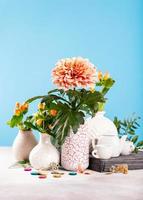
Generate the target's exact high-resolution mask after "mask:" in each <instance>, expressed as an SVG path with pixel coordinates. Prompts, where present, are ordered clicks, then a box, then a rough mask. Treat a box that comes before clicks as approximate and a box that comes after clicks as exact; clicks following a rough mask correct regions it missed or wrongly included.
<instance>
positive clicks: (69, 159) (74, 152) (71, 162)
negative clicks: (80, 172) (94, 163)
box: [61, 125, 89, 171]
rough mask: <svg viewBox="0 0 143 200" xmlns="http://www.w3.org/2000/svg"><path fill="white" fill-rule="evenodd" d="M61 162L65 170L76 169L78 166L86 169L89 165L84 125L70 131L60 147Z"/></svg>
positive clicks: (87, 141) (87, 138) (86, 132)
mask: <svg viewBox="0 0 143 200" xmlns="http://www.w3.org/2000/svg"><path fill="white" fill-rule="evenodd" d="M61 164H62V166H63V167H64V168H65V169H67V170H72V171H76V170H77V169H78V166H81V167H82V168H83V169H86V168H87V167H88V165H89V136H88V131H87V126H86V125H81V126H80V128H79V129H78V132H77V133H76V134H74V133H73V132H72V131H71V134H70V136H69V137H67V138H66V140H65V142H64V144H63V146H62V149H61Z"/></svg>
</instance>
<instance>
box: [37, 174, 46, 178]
mask: <svg viewBox="0 0 143 200" xmlns="http://www.w3.org/2000/svg"><path fill="white" fill-rule="evenodd" d="M38 178H40V179H45V178H47V176H46V175H40V176H39V177H38Z"/></svg>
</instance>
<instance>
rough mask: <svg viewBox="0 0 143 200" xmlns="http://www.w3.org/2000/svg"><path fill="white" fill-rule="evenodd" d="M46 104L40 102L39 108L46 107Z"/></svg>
mask: <svg viewBox="0 0 143 200" xmlns="http://www.w3.org/2000/svg"><path fill="white" fill-rule="evenodd" d="M45 106H46V104H45V103H39V104H38V109H39V110H44V109H45Z"/></svg>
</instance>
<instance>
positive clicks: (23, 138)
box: [12, 130, 37, 161]
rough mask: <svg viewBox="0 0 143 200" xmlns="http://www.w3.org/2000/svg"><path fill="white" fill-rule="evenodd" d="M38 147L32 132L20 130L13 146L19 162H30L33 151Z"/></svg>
mask: <svg viewBox="0 0 143 200" xmlns="http://www.w3.org/2000/svg"><path fill="white" fill-rule="evenodd" d="M36 145H37V141H36V139H35V136H34V135H33V133H32V131H21V130H19V132H18V134H17V136H16V138H15V140H14V142H13V146H12V150H13V154H14V157H15V159H16V160H17V161H22V160H29V154H30V152H31V150H32V149H33V148H34V147H35V146H36Z"/></svg>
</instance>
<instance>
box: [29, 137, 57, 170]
mask: <svg viewBox="0 0 143 200" xmlns="http://www.w3.org/2000/svg"><path fill="white" fill-rule="evenodd" d="M29 160H30V164H31V166H32V167H33V168H35V169H49V167H50V165H51V164H52V163H54V164H57V165H58V164H59V160H60V157H59V152H58V150H57V149H56V147H55V146H54V145H53V144H52V143H51V140H50V135H48V134H46V133H41V134H40V141H39V143H38V144H37V145H36V146H35V147H34V148H33V150H32V151H31V153H30V156H29Z"/></svg>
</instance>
